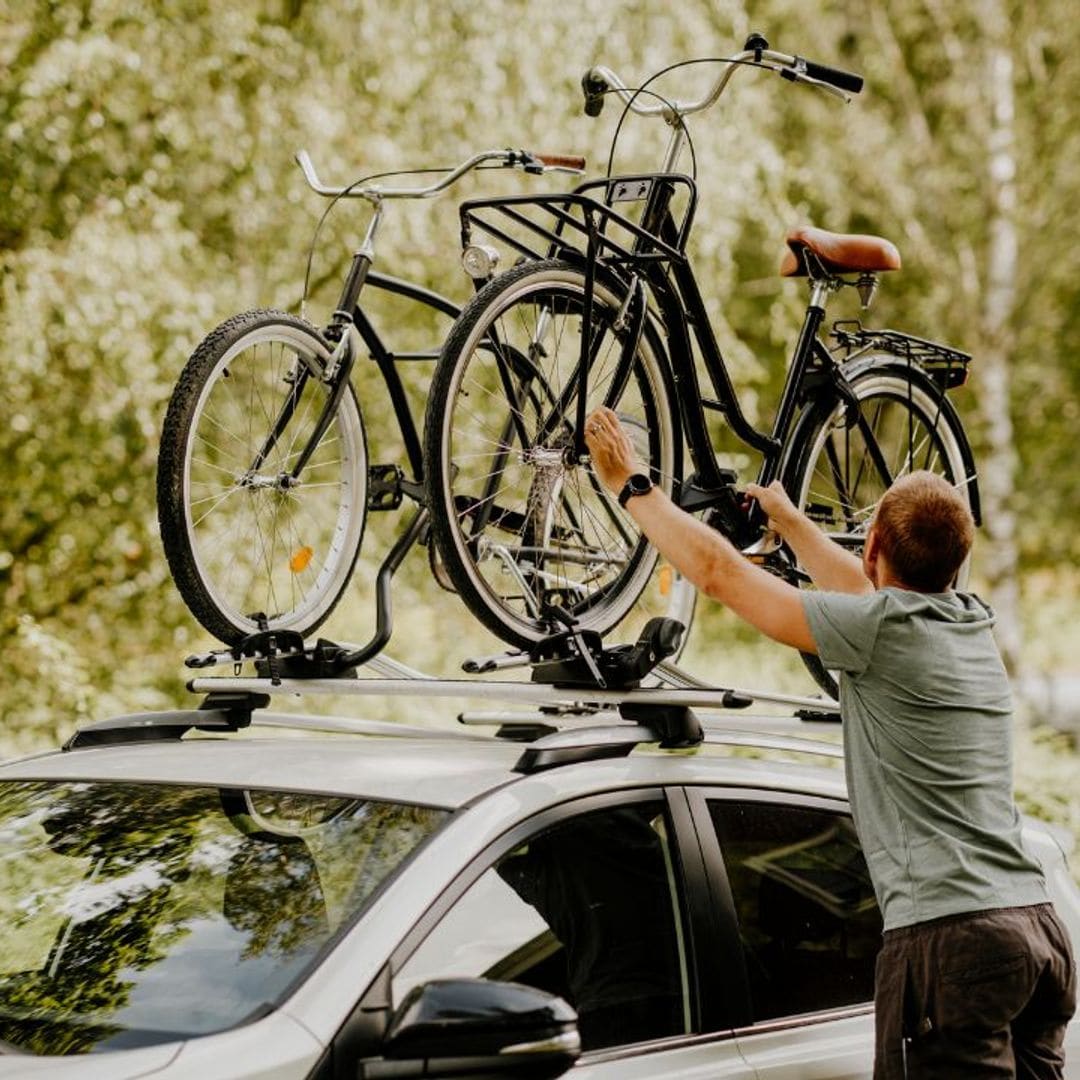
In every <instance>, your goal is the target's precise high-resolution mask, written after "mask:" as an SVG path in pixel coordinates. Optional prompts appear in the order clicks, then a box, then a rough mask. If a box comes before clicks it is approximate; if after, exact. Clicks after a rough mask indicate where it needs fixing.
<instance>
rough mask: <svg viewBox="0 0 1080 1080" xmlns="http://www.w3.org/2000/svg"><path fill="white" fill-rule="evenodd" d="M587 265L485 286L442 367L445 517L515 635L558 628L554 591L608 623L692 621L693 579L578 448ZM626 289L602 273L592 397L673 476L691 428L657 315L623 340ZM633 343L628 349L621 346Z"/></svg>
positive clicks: (510, 638)
mask: <svg viewBox="0 0 1080 1080" xmlns="http://www.w3.org/2000/svg"><path fill="white" fill-rule="evenodd" d="M584 295H585V278H584V275H583V273H582V272H581V271H580V270H579V269H577V268H576V267H573V266H571V265H569V264H567V263H564V262H561V261H559V260H546V261H542V262H535V263H526V264H523V265H521V266H519V267H516V268H514V269H513V270H510V271H508V272H507V273H505V274H503V275H502V276H500V277H499V278H497V279H495V280H494V281H493V282H490V283H489V284H488V285H487V286H485V287H484V288H483V289H482V290H481V291H480V292H479V293H478V294H477V295H476V296H475V297H474V298H473V300H472V301H471V302H470V303H469V305H468V306H467V307H466V308H465V310H464V312H463V313H462V316H461V318H460V319H459V320H458V322H457V323H456V324H455V325H454V328H453V330H452V331H451V333H450V336H449V338H448V339H447V342H446V344H445V346H444V348H443V353H442V356H441V358H440V360H439V364H438V366H437V368H436V371H435V377H434V380H433V382H432V387H431V396H430V399H429V404H428V410H427V416H426V423H425V433H424V449H425V464H426V469H427V484H428V495H429V506H430V508H431V514H432V529H433V533H434V537H435V540H436V543H437V544H438V546H439V550H440V553H441V554H442V558H443V561H444V563H445V566H446V570H447V573H448V574H449V576H450V579H451V580H452V582H453V584H454V587H455V588H456V589H457V591H458V592H459V593H460V595H461V597H462V599H463V600H464V601H465V603H466V605H467V606H468V607H469V609H470V610H471V611H472V612H473V613H474V614H475V615H476V616H477V618H479V619H480V621H481V622H483V623H484V625H485V626H487V627H488V628H489V629H490V630H492V631H493V632H494V633H495V634H497V635H498V636H499V637H501V638H502V639H503V640H504V641H507V642H509V643H510V644H513V645H518V646H523V647H527V646H528V645H530V644H531V643H532V642H534V641H536V640H538V639H539V638H542V637H544V636H546V635H547V634H548V633H550V632H551V624H550V621H549V618H548V617H547V616H546V614H545V610H546V607H547V605H552V606H557V607H562V608H564V609H566V610H567V611H569V612H570V613H571V614H572V615H573V616H574V617H575V618H576V619H577V620H578V623H579V625H580V626H582V627H583V628H586V629H592V630H596V631H598V632H600V633H606V632H607V631H609V630H611V629H612V628H613V627H614V626H615V625H616V624H618V623H620V622H621V621H622V620H624V619H626V617H627V616H628V614H629V613H630V612H631V611H632V610H633V611H634V612H635V617H634V618H632V619H629V620H627V622H626V624H625V629H626V630H627V631H628V632H629V633H634V632H636V630H637V629H638V628H639V624H641V623H643V622H644V620H645V618H647V617H648V616H650V615H652V614H666V615H669V616H671V617H674V618H678V619H680V621H683V622H684V625H686V626H687V629H689V621H690V617H691V615H692V612H693V590H692V587H691V586H690V585H689V584H688V583H687V582H685V581H683V579H681V578H680V577H679V576H678V575H677V574H676V573H675V572H674V570H673V568H671V567H670V566H662V565H660V564H659V560H658V555H657V552H656V550H655V549H654V548H652V547H651V546H650V545H649V544H648V543H647V541H646V540H645V539H644V537H643V536H642V535H641V533H640V531H639V530H638V528H637V526H636V525H635V523H634V521H633V519H632V518H631V517H630V515H629V514H628V513H626V511H624V510H623V509H622V508H621V507H620V506H619V505H618V502H617V500H616V499H615V497H614V496H613V495H611V494H609V493H608V492H607V491H606V490H604V488H603V486H602V485H601V483H600V481H599V479H598V478H597V476H596V475H595V473H594V472H593V470H592V468H591V466H590V465H589V463H588V461H587V460H581V461H579V460H577V459H576V458H575V457H574V452H573V451H574V444H575V423H576V413H577V393H576V390H577V374H578V370H579V364H580V360H581V341H582V332H583V328H584V324H583V318H582V310H583V300H584ZM624 299H625V289H624V288H623V287H622V286H621V284H620V283H619V282H618V281H616V280H615V279H613V278H609V277H608V276H606V275H603V276H598V278H597V281H596V286H595V292H594V301H593V303H594V306H593V324H592V325H593V336H592V341H591V354H590V355H591V360H590V364H589V372H588V375H589V377H588V401H587V404H588V407H589V408H590V409H591V408H593V407H595V406H597V405H600V404H607V405H608V406H610V407H611V408H613V409H614V410H615V412H616V413H617V414H618V415H619V417H620V418H621V420H622V422H623V425H624V426H625V428H626V429H627V430H628V432H629V433H630V435H631V438H632V439H633V441H634V443H635V446H636V449H637V451H638V455H639V457H640V458H641V461H642V463H643V464H645V465H646V466H647V468H648V470H649V472H650V475H651V476H652V478H653V480H654V482H656V483H657V484H658V485H659V486H660V487H661V488H663V489H664V490H665V491H667V492H669V493H670V491H671V490H672V484H673V482H674V480H675V479H676V477H677V476H678V472H679V468H680V461H681V443H680V442H679V439H678V435H677V417H676V416H675V415H674V410H673V406H672V402H671V399H670V397H669V394H668V385H667V381H666V371H665V369H664V368H663V366H662V362H661V360H660V358H659V355H658V352H659V349H658V347H657V346H656V344H655V341H654V338H653V334H652V331H651V329H649V328H646V330H645V332H643V333H642V334H641V335H640V337H639V340H638V342H637V344H636V348H635V349H634V350H633V351H632V352H631V351H630V350H624V349H623V342H624V339H625V336H626V333H627V331H626V329H625V327H624V326H623V325H622V324H623V322H625V321H632V320H625V318H621V317H622V316H625V312H624V310H623V308H624V304H623V301H624ZM624 351H626V352H627V356H625V357H624V356H623V355H622V354H623V352H624Z"/></svg>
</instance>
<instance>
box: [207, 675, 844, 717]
mask: <svg viewBox="0 0 1080 1080" xmlns="http://www.w3.org/2000/svg"><path fill="white" fill-rule="evenodd" d="M188 689H190V690H192V691H193V692H195V693H213V692H218V691H224V690H233V691H242V692H253V693H263V694H291V695H295V696H298V697H299V696H303V695H306V694H329V695H340V696H344V697H364V696H384V697H432V698H461V699H466V700H468V699H475V700H483V701H506V702H518V703H521V704H531V705H570V706H575V707H578V708H587V707H589V706H604V705H607V706H618V705H623V704H637V703H640V704H642V705H658V706H659V705H678V706H686V707H689V708H713V709H723V708H731V707H732V701H733V698H735V700H736V702H737V705H736V707H740V708H741V707H744V705H745V702H746V699H748V698H749V699H752V700H753V701H756V702H761V703H765V704H773V705H784V706H790V707H792V708H804V709H810V710H817V711H819V712H821V713H832V712H834V711H835V710H836V708H837V706H836V705H835V704H834V703H833V702H830V701H828V700H827V699H822V698H813V697H801V696H798V695H794V694H780V693H774V692H772V691H761V690H743V689H739V690H733V689H727V688H724V687H710V688H705V687H701V686H695V687H689V688H687V687H670V686H656V687H651V686H650V687H643V688H641V689H636V690H598V689H588V688H582V687H569V688H567V687H558V686H552V685H550V684H547V683H531V682H520V681H513V682H510V681H507V682H501V681H496V680H486V679H413V678H391V679H368V678H362V679H340V678H337V679H282V680H281V681H280V682H279V683H277V684H273V683H272V682H271V680H270V679H264V678H245V677H236V678H228V677H221V676H212V677H202V678H196V679H192V680H191V681H190V682H189V683H188Z"/></svg>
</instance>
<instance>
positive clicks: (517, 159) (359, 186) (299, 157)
mask: <svg viewBox="0 0 1080 1080" xmlns="http://www.w3.org/2000/svg"><path fill="white" fill-rule="evenodd" d="M295 157H296V163H297V164H298V165H299V166H300V168H301V170H302V171H303V173H304V179H305V180H306V181H307V183H308V187H310V188H311V189H312V191H315V192H317V193H318V194H319V195H326V196H329V197H333V198H354V199H368V200H371V201H374V202H378V201H380V200H382V199H430V198H431V197H432V196H434V195H438V194H439V193H440V192H442V191H445V190H446V189H447V188H448V187H450V186H451V185H452V184H455V183H457V181H458V180H460V179H461V177H463V176H464V175H465V174H466V173H467V172H471V171H472V170H473V169H476V168H479V167H481V166H482V165H485V164H486V163H488V162H491V163H494V164H498V165H501V166H502V167H503V168H508V169H509V168H521V169H524V170H525V171H526V172H531V173H545V172H571V173H583V172H584V171H585V158H583V157H578V156H576V155H571V154H540V153H534V152H533V151H530V150H482V151H480V153H478V154H473V155H472V157H470V158H467V159H466V160H465V161H463V162H461V164H460V165H456V166H454V167H453V168H450V169H446V170H445V172H446V175H445V176H443V177H442V178H441V179H440V180H437V181H436V182H435V183H433V184H428V185H427V186H426V187H391V186H388V185H382V184H365V183H363V182H358V183H356V184H347V185H345V186H344V187H330V186H328V185H327V184H324V183H323V182H322V181H321V180H320V179H319V175H318V173H317V172H316V171H315V166H314V164H312V161H311V155H310V154H308V152H307V151H306V150H298V151H297V152H296V155H295Z"/></svg>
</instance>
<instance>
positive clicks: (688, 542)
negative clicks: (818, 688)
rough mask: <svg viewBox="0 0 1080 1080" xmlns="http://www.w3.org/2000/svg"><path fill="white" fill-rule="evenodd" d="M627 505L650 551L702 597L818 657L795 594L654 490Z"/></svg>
mask: <svg viewBox="0 0 1080 1080" xmlns="http://www.w3.org/2000/svg"><path fill="white" fill-rule="evenodd" d="M626 505H627V509H628V510H629V511H630V514H631V516H632V517H633V518H634V520H635V521H636V522H637V523H638V525H639V526H641V531H642V532H643V533H645V535H646V536H647V537H648V539H649V540H650V541H651V542H652V544H653V546H654V547H656V548H657V549H658V550H659V551H660V553H661V555H663V556H664V558H665V559H667V560H668V562H670V563H671V564H672V566H674V567H675V568H676V569H677V570H678V571H679V572H680V573H681V574H682V575H683V576H684V577H686V578H688V579H689V580H690V581H691V582H693V583H694V585H696V586H697V587H698V588H699V589H700V590H701V591H702V592H704V593H706V594H707V595H708V596H711V597H712V598H713V599H715V600H719V601H720V602H721V603H722V604H724V605H725V606H726V607H729V608H730V609H731V610H732V611H734V612H735V614H736V615H739V616H740V617H741V618H743V619H745V620H746V621H747V622H749V623H750V624H751V625H753V626H756V627H757V628H758V629H759V630H760V631H761V632H762V633H764V634H766V635H768V636H769V637H771V638H773V639H774V640H776V641H780V642H783V643H784V644H785V645H793V646H795V648H797V649H801V650H802V651H803V652H814V653H816V652H817V646H816V644H815V643H814V639H813V636H812V635H811V633H810V628H809V625H808V623H807V621H806V616H805V614H804V612H803V608H802V601H801V599H800V598H799V593H798V589H796V588H795V587H794V586H792V585H789V584H788V583H787V582H786V581H781V580H780V578H778V577H775V576H774V575H773V574H770V573H768V571H766V570H762V569H761V568H760V567H758V566H754V565H753V564H752V563H750V562H749V561H748V560H747V559H745V558H744V557H743V555H742V554H741V552H739V551H738V550H737V549H736V548H735V547H734V546H733V545H732V544H731V543H730V542H729V541H728V540H727V539H726V538H725V537H723V536H721V535H720V534H719V533H718V532H716V531H715V530H714V529H711V528H709V526H707V525H706V524H704V522H701V521H699V520H698V519H697V518H695V517H692V516H691V515H690V514H687V513H686V512H685V511H684V510H682V509H680V508H679V507H677V506H676V505H675V504H674V503H673V502H672V501H671V500H670V499H669V498H668V497H667V496H666V495H665V494H664V493H663V492H662V491H660V490H659V489H657V488H653V490H652V491H650V492H649V493H648V494H647V495H641V496H638V497H636V498H633V499H631V500H630V501H629V502H628V503H627V504H626Z"/></svg>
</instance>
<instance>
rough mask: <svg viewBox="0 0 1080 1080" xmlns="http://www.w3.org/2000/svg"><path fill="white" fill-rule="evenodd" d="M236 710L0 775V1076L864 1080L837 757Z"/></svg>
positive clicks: (624, 732)
mask: <svg viewBox="0 0 1080 1080" xmlns="http://www.w3.org/2000/svg"><path fill="white" fill-rule="evenodd" d="M238 716H239V717H241V719H242V720H246V719H247V718H248V717H247V716H246V715H244V710H243V709H242V708H241V709H240V710H239V711H237V710H236V709H230V708H223V709H218V710H217V711H214V710H211V711H202V712H199V711H189V712H176V713H167V714H150V715H143V716H137V717H121V718H117V719H116V720H113V721H109V722H107V723H105V724H98V725H91V726H90V727H88V728H84V729H83V730H82V731H81V732H80V733H79V734H78V735H77V736H76V737H75V738H73V739H72V740H71V742H69V744H68V746H67V747H66V748H65V749H64V750H63V751H58V752H54V753H48V754H44V755H41V756H37V757H32V758H27V759H25V760H21V761H16V762H12V763H8V764H6V765H3V766H0V834H2V836H3V846H2V848H0V1039H2V1040H3V1041H4V1044H5V1045H4V1046H3V1047H2V1048H0V1049H2V1050H3V1051H5V1052H4V1053H2V1054H0V1077H6V1076H12V1077H15V1076H17V1077H20V1078H23V1077H28V1078H33V1077H39V1076H40V1077H57V1078H61V1077H72V1078H78V1080H95V1078H98V1077H103V1078H104V1077H108V1078H109V1080H124V1078H129V1077H143V1076H154V1077H161V1078H162V1080H165V1078H168V1080H174V1078H180V1077H184V1078H197V1080H211V1078H225V1077H229V1078H240V1077H250V1078H260V1080H270V1078H278V1077H280V1078H289V1080H294V1078H295V1080H300V1078H310V1080H339V1078H345V1077H349V1078H350V1080H356V1078H375V1077H419V1076H446V1077H449V1076H458V1077H466V1076H469V1077H478V1076H497V1075H512V1076H524V1077H554V1076H559V1075H563V1074H567V1075H571V1076H573V1077H575V1078H578V1080H586V1078H587V1080H615V1078H618V1080H632V1078H634V1077H649V1078H651V1080H657V1078H661V1077H671V1078H676V1077H677V1078H680V1080H686V1078H690V1077H700V1078H703V1080H704V1078H708V1080H716V1078H719V1077H740V1078H744V1077H745V1078H750V1077H757V1078H775V1077H803V1076H814V1077H822V1078H824V1077H869V1076H870V1075H871V1066H872V1058H873V1014H872V1007H871V997H872V993H873V970H874V959H875V954H876V952H877V949H878V945H879V940H880V931H881V921H880V916H879V914H878V910H877V906H876V904H875V902H874V896H873V892H872V890H871V887H870V882H869V879H868V877H867V874H866V867H865V865H864V862H863V858H862V854H861V852H860V850H859V845H858V841H857V839H856V836H855V832H854V830H853V828H852V824H851V818H850V814H849V809H848V805H847V802H846V795H845V789H844V780H843V774H842V771H841V770H840V769H838V768H836V767H835V762H833V763H832V765H833V767H826V765H823V764H821V763H818V764H816V765H811V764H806V763H805V761H806V760H809V759H806V758H799V759H797V760H792V752H794V753H796V754H799V753H800V752H802V753H805V752H807V751H812V752H814V753H815V754H818V755H825V756H826V757H828V756H833V757H835V756H836V754H837V753H838V752H839V751H838V748H837V747H836V746H835V745H833V744H830V743H828V742H822V741H817V742H813V743H811V742H810V741H809V740H807V739H803V738H799V737H795V736H785V735H777V734H772V735H768V734H764V732H766V731H768V730H770V728H774V727H775V725H774V724H773V722H771V721H767V720H761V719H755V718H753V717H743V718H741V719H740V721H739V728H740V731H735V730H734V729H733V728H732V725H731V724H730V723H729V724H727V725H726V729H725V725H719V726H718V728H719V729H718V730H707V733H706V740H705V742H704V743H703V744H702V745H701V746H700V747H698V748H697V749H696V750H695V751H687V750H672V751H668V750H662V749H659V748H658V747H657V745H656V744H655V743H654V742H649V741H647V740H648V739H649V738H650V736H649V734H648V732H643V731H642V729H641V728H640V727H636V726H634V725H631V724H629V723H620V722H618V721H616V722H615V723H609V724H607V725H601V726H599V727H596V728H574V727H571V728H568V729H567V730H563V731H560V732H558V733H556V734H551V733H546V732H544V731H543V730H542V729H540V730H534V731H532V732H526V734H529V735H531V736H532V737H533V741H529V742H523V741H518V740H516V739H513V738H506V737H503V738H499V737H490V736H475V735H469V734H461V735H457V734H456V733H453V732H447V733H444V734H441V735H440V734H439V733H437V732H435V733H433V732H424V733H420V732H418V731H416V730H415V729H408V728H404V727H402V728H400V729H398V728H395V726H394V725H383V726H382V727H379V725H365V724H364V723H362V722H357V723H356V724H354V725H351V726H354V727H356V728H357V729H358V730H362V731H363V730H367V731H370V730H377V731H380V732H381V734H380V735H379V736H377V737H371V736H370V735H366V736H358V735H332V734H325V733H323V734H316V733H315V731H314V730H307V731H302V734H301V736H300V737H287V736H283V735H282V733H280V732H269V730H267V731H266V733H265V734H264V733H263V732H261V731H260V730H259V729H260V726H261V727H265V728H267V729H269V727H270V726H271V725H276V726H278V727H280V726H282V725H286V726H292V727H296V728H300V729H304V728H309V729H316V728H319V727H325V726H333V725H334V722H333V721H327V720H325V719H323V720H319V719H313V718H312V719H305V718H298V717H282V716H275V715H273V714H269V713H264V712H262V711H256V712H255V713H254V716H253V722H252V724H251V728H250V730H248V731H246V732H244V733H243V734H242V735H239V734H232V733H231V732H229V731H228V729H229V728H230V727H233V726H236V725H235V723H234V722H235V721H236V719H237V717H238ZM407 717H408V712H407V706H403V709H402V718H403V720H404V719H407ZM339 726H341V727H349V726H350V725H349V724H348V723H340V724H339ZM193 727H202V728H204V729H207V728H208V729H210V731H209V733H207V732H205V731H204V732H203V733H201V734H200V733H198V732H195V731H191V732H189V728H193ZM214 729H220V731H221V734H216V733H215V730H214ZM391 730H393V731H394V732H395V733H394V734H389V731H391ZM506 733H508V734H511V735H517V736H519V737H520V736H521V734H522V733H521V732H520V730H519V729H516V728H507V729H506ZM185 734H187V735H188V736H189V737H181V736H184V735H185ZM190 736H194V737H190ZM252 736H255V737H252ZM755 743H756V744H758V745H759V746H760V747H766V748H768V749H767V751H766V750H761V751H759V752H758V755H757V757H755V758H751V757H748V756H745V755H744V756H738V755H735V754H733V753H732V752H731V748H732V746H737V745H746V744H755ZM785 759H786V760H785ZM826 764H827V763H826ZM1025 840H1026V842H1027V843H1028V844H1029V845H1030V847H1031V850H1032V851H1034V852H1035V853H1036V854H1037V855H1038V857H1039V858H1040V859H1041V861H1042V863H1043V866H1044V867H1045V870H1046V874H1047V878H1048V880H1049V882H1050V887H1051V890H1052V893H1053V895H1054V899H1055V902H1056V904H1057V908H1058V911H1059V913H1060V914H1061V916H1062V917H1063V918H1064V920H1065V921H1066V923H1067V924H1068V925H1069V928H1070V932H1071V933H1072V935H1073V940H1074V941H1076V942H1078V943H1080V894H1078V891H1077V889H1076V886H1075V884H1074V883H1073V882H1072V880H1071V878H1070V877H1069V874H1068V871H1067V868H1066V862H1065V855H1064V853H1063V851H1062V848H1061V846H1060V844H1059V840H1058V838H1057V836H1056V835H1055V834H1054V833H1052V832H1051V831H1050V830H1048V829H1047V828H1045V827H1042V826H1039V825H1036V824H1034V823H1030V824H1029V826H1028V827H1027V828H1026V830H1025ZM575 1013H576V1016H575ZM1067 1054H1068V1058H1069V1073H1068V1074H1069V1075H1070V1076H1075V1077H1080V1025H1078V1024H1077V1022H1076V1021H1074V1023H1073V1025H1072V1027H1071V1028H1070V1034H1069V1043H1068V1046H1067Z"/></svg>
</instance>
